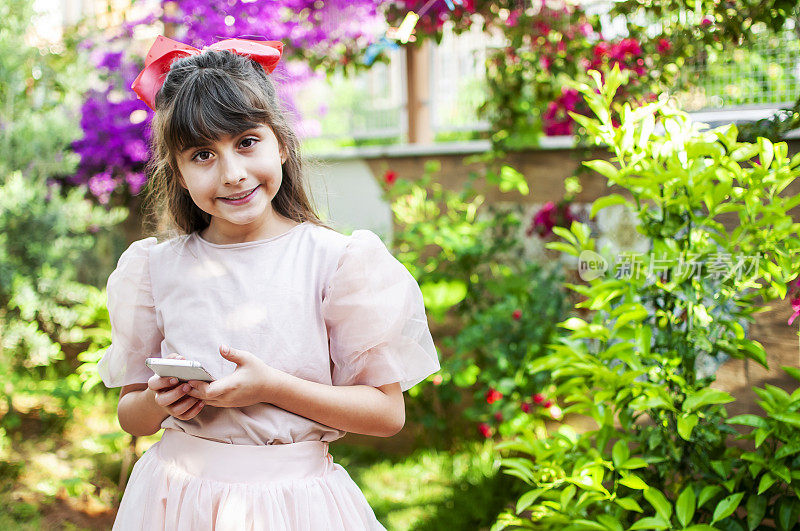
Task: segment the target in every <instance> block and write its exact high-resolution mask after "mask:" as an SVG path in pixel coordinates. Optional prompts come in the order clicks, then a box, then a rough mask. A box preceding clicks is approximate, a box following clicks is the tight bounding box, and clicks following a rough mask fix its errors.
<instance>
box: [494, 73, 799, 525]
mask: <svg viewBox="0 0 800 531" xmlns="http://www.w3.org/2000/svg"><path fill="white" fill-rule="evenodd" d="M591 75H592V77H593V78H594V81H595V86H594V87H592V86H589V85H586V84H575V85H574V86H575V88H576V89H577V90H579V91H580V92H581V93H582V94H583V96H584V98H585V100H586V103H587V105H588V106H589V107H590V108H591V109H592V111H593V112H594V114H595V115H596V118H589V117H585V116H580V115H573V118H575V119H576V120H577V121H579V122H580V123H581V125H582V126H584V127H585V128H586V129H587V131H588V132H589V133H590V135H591V137H592V138H593V139H594V141H595V143H598V144H604V145H606V146H607V147H608V148H609V150H610V151H612V153H613V154H614V155H615V156H614V157H613V158H612V159H611V161H606V160H595V161H590V162H586V163H585V164H586V165H587V166H589V167H591V168H592V169H594V170H595V171H597V172H599V173H600V174H602V175H603V176H605V177H606V178H607V179H608V182H609V185H612V184H616V185H618V186H620V187H621V188H623V189H624V190H625V191H626V192H627V193H626V194H624V195H622V194H611V195H608V196H605V197H603V198H601V199H599V200H597V201H596V202H595V203H594V205H593V207H592V216H594V215H595V213H596V212H597V211H598V210H600V209H602V208H605V207H608V206H609V205H614V204H624V205H626V206H627V207H628V208H631V209H633V211H634V212H635V213H636V215H637V216H638V219H639V221H640V227H639V230H640V231H641V232H642V233H643V234H644V235H645V236H646V237H647V238H648V239H649V240H650V242H651V254H650V257H649V258H650V261H649V262H648V263H647V264H644V265H647V266H648V267H636V264H637V263H639V262H637V257H636V256H623V257H622V260H621V261H620V262H619V263H616V264H614V265H615V267H608V269H607V270H605V271H602V269H600V270H597V271H594V273H595V274H593V275H589V276H585V277H584V278H585V279H586V281H585V283H574V284H570V285H569V287H570V288H571V289H572V290H573V291H575V292H576V293H578V294H579V295H581V296H583V297H584V300H582V301H581V302H579V303H578V304H577V305H576V307H577V308H585V309H588V310H590V312H591V313H590V316H589V318H587V319H583V318H580V317H577V316H573V317H570V318H568V319H566V320H565V321H563V322H562V323H560V326H561V327H562V328H563V329H565V330H566V332H565V335H564V336H563V337H560V338H558V340H557V341H555V342H553V343H552V344H551V345H549V347H550V352H549V353H548V354H547V355H546V356H543V357H541V358H540V359H539V360H538V361H537V362H535V363H534V367H533V368H532V372H534V373H536V372H540V371H546V372H549V373H550V374H551V376H552V378H553V381H554V384H555V385H556V390H557V396H558V398H559V400H560V401H562V402H563V404H564V406H565V407H564V413H565V414H572V415H575V416H582V417H585V418H588V419H591V421H592V422H593V424H594V425H596V428H595V429H589V430H587V431H584V432H583V433H577V432H576V431H575V430H573V429H572V428H570V427H569V426H567V425H564V426H561V427H560V429H558V430H557V431H556V432H555V433H553V434H551V435H550V436H548V437H545V438H541V437H537V436H536V434H535V433H534V432H533V431H532V430H528V431H525V430H523V431H524V434H523V435H522V436H521V437H519V438H518V439H516V440H513V441H508V442H506V443H504V444H503V445H502V448H503V449H504V450H506V451H509V452H511V455H509V456H508V457H507V458H506V459H505V463H506V466H507V469H508V471H509V473H511V474H513V475H516V476H517V477H519V478H521V479H522V480H523V481H525V482H526V483H527V484H529V485H530V487H531V489H530V490H529V491H528V492H526V493H525V494H523V495H522V496H521V497H520V498H519V500H518V502H517V504H516V507H515V510H514V511H509V512H507V513H506V514H504V515H503V516H501V517H500V518H499V519H498V521H497V523H496V524H495V526H494V529H502V528H503V527H506V526H508V525H522V526H524V527H528V528H531V529H553V528H559V529H613V530H616V529H620V530H621V529H630V530H633V529H693V530H702V529H750V530H752V529H756V528H760V529H772V528H777V529H792V528H793V527H796V521H797V518H796V516H795V511H800V499H799V498H800V496H798V493H797V492H796V491H795V487H796V478H794V477H793V476H792V474H791V471H790V470H791V468H789V463H787V462H786V459H787V458H790V457H792V458H793V457H794V456H795V453H794V452H793V449H794V446H793V445H796V444H798V443H800V436H798V435H796V434H792V433H791V432H790V431H789V430H788V428H789V426H791V425H792V422H796V419H795V417H794V416H792V415H794V414H795V412H794V409H792V408H795V407H796V404H795V401H794V400H793V399H792V396H790V395H788V394H786V393H785V392H782V391H781V392H779V391H778V390H776V389H771V388H769V387H768V388H767V389H765V390H759V391H757V392H758V393H759V394H760V395H761V396H762V398H764V402H763V403H762V407H764V408H765V411H766V413H767V418H766V419H764V424H763V425H762V423H760V422H759V421H756V420H755V418H752V417H745V418H744V419H743V418H736V419H731V421H737V422H742V421H744V422H745V423H747V422H750V423H751V425H753V424H757V430H754V431H755V433H752V434H751V436H752V437H753V438H754V439H755V438H757V437H758V438H759V439H760V440H756V441H755V442H756V443H763V441H764V440H766V439H765V438H770V437H771V438H772V439H770V442H769V443H767V444H768V446H767V448H766V449H765V450H764V451H762V452H761V453H759V452H758V451H756V452H755V453H753V452H749V453H748V452H744V451H742V450H741V449H739V448H738V447H736V446H732V445H730V444H729V441H728V440H729V438H730V436H732V435H735V434H736V432H735V430H733V429H732V427H731V426H730V425H729V424H728V423H727V422H726V417H727V413H726V411H725V408H724V404H726V403H729V402H731V401H733V397H732V396H730V395H729V394H728V393H726V392H724V391H721V390H718V389H714V388H713V387H711V384H712V383H713V380H714V376H713V375H707V376H704V375H701V374H699V372H698V368H697V359H698V357H699V356H700V355H701V354H702V355H705V356H712V357H717V356H720V355H727V356H733V357H737V358H749V359H752V360H754V361H756V362H758V363H760V364H761V365H766V353H765V352H764V349H763V347H762V346H761V345H760V344H759V343H758V342H756V341H754V340H752V339H749V338H747V337H746V334H745V332H744V327H743V326H742V323H744V322H745V321H751V320H752V317H751V316H752V314H753V313H755V312H756V311H758V307H757V304H758V298H759V297H760V298H763V299H765V300H774V299H776V298H777V299H780V298H783V297H784V296H785V295H786V285H787V283H788V281H789V280H790V279H792V278H793V277H794V276H795V275H796V271H795V268H796V264H797V255H798V252H800V239H798V236H797V235H798V229H799V228H800V224H798V223H794V222H793V220H792V218H791V216H789V215H788V214H787V213H786V212H787V211H789V210H790V209H791V208H793V207H794V206H797V205H798V204H800V195H797V196H789V197H786V196H783V195H781V192H783V191H784V190H785V189H786V187H787V186H788V185H789V184H790V183H791V182H792V181H793V180H794V179H795V178H796V176H797V174H798V172H800V169H798V166H800V155H798V156H795V157H794V158H792V159H791V160H790V159H789V158H788V157H787V146H786V144H785V143H778V144H773V143H771V142H770V141H769V140H766V139H763V138H760V139H759V140H758V142H757V143H756V144H749V143H741V142H737V141H736V138H737V131H736V127H735V126H734V125H729V126H724V127H720V128H717V129H713V130H703V129H702V128H701V127H700V126H698V125H693V124H692V123H691V122H690V121H689V120H688V117H687V116H686V114H685V113H682V112H680V111H679V110H677V109H675V108H674V107H672V106H670V105H669V103H670V102H669V100H668V99H666V98H660V99H659V100H658V101H656V102H653V103H650V104H646V105H643V106H641V107H638V108H635V109H634V108H631V106H630V105H629V104H624V105H622V106H621V107H619V106H616V105H612V102H613V101H614V94H615V93H616V91H617V89H618V87H619V86H620V85H621V84H623V83H624V82H625V80H626V78H627V76H626V74H625V73H624V72H620V71H619V69H617V68H614V69H613V70H611V71H610V72H606V74H605V76H604V78H605V82H603V77H601V74H600V73H599V72H596V71H594V72H591ZM614 118H618V119H617V120H614ZM617 123H618V124H619V125H616V124H617ZM657 127H660V128H663V134H661V135H658V134H655V132H656V128H657ZM754 157H758V159H757V161H753V160H752V159H753V158H754ZM724 214H733V215H735V216H736V217H738V225H737V226H735V227H734V228H732V229H729V228H727V227H726V225H725V224H723V222H722V220H723V219H724V216H723V215H724ZM554 231H555V232H556V233H557V234H558V235H559V236H561V237H562V239H563V240H562V241H560V242H553V243H551V244H548V245H549V246H550V247H551V248H553V249H557V250H560V251H563V252H566V253H570V254H573V255H575V256H577V257H579V260H580V261H581V263H582V264H584V265H587V264H592V263H594V264H597V263H599V262H600V261H603V260H605V261H606V262H607V261H608V260H609V257H603V256H602V255H600V254H599V253H597V252H596V251H597V249H596V240H595V239H594V238H593V237H592V234H591V231H590V229H589V228H588V226H586V225H585V224H582V223H579V222H573V224H572V226H571V228H570V229H569V230H567V229H565V228H561V227H555V228H554ZM734 256H739V257H740V256H745V257H757V259H753V260H750V261H749V262H747V263H748V267H747V269H746V270H745V268H744V267H741V266H738V267H737V264H739V262H736V263H732V262H731V261H730V258H731V257H734ZM725 257H727V258H728V260H725V259H724V258H725ZM646 258H648V257H644V256H641V257H638V259H639V260H640V261H641V262H644V260H645V259H646ZM655 258H658V260H659V261H658V262H654V261H653V260H654V259H655ZM606 265H608V263H606ZM639 265H640V266H642V265H643V264H642V263H639ZM688 265H693V266H692V267H687V266H688ZM698 268H699V269H698ZM582 271H586V269H582ZM785 408H788V409H785ZM776 415H777V416H776ZM756 418H758V417H756ZM770 419H771V420H770ZM758 430H763V431H761V432H759V431H758ZM787 439H788V442H787V441H786V440H787ZM783 445H788V446H789V448H787V449H786V450H783V451H782V452H781V453H780V454H778V453H777V452H776V453H775V454H769V452H768V450H769V449H772V448H775V449H777V448H783V447H784V446H783ZM757 446H761V444H757ZM759 459H760V461H759ZM791 464H792V465H794V462H792V463H791ZM754 465H755V466H754ZM759 467H760V468H759ZM787 469H788V471H787ZM776 471H779V473H777V472H776ZM764 477H769V478H770V479H767V480H764V479H763V478H764ZM773 479H774V484H775V485H776V486H775V487H774V489H773V490H771V491H769V493H770V495H769V497H768V498H765V499H766V500H767V502H768V503H767V504H766V508H765V509H764V511H763V514H760V508H761V505H762V504H763V503H764V501H763V500H762V499H761V498H758V497H756V498H753V496H752V494H753V493H757V495H758V494H762V493H765V492H767V490H766V488H763V489H758V485H757V484H756V482H758V483H760V482H762V481H765V482H770V481H772V480H773ZM762 486H763V485H762ZM769 487H770V488H772V485H769ZM759 490H761V492H760V493H759V492H758V491H759ZM748 504H750V505H749V507H750V508H751V509H754V508H759V511H754V510H747V508H748ZM740 506H741V508H742V509H741V510H739V508H740ZM781 511H782V512H781ZM745 513H749V514H745ZM759 515H760V516H761V517H762V518H757V517H758V516H759ZM769 519H771V521H773V522H774V524H771V525H772V526H773V527H770V524H768V522H769V521H770V520H769ZM759 526H761V527H759Z"/></svg>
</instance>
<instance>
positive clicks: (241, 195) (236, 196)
mask: <svg viewBox="0 0 800 531" xmlns="http://www.w3.org/2000/svg"><path fill="white" fill-rule="evenodd" d="M250 192H252V190H248V191H247V192H242V193H241V194H239V195H232V196H229V197H224V198H223V199H241V198H243V197H244V196H246V195H249V194H250Z"/></svg>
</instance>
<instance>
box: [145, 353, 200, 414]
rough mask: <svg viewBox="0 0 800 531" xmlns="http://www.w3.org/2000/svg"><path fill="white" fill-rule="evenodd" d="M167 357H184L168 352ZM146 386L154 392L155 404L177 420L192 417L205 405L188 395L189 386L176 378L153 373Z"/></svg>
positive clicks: (180, 358) (179, 358)
mask: <svg viewBox="0 0 800 531" xmlns="http://www.w3.org/2000/svg"><path fill="white" fill-rule="evenodd" d="M167 358H172V359H178V360H182V359H186V358H184V357H183V356H181V355H179V354H170V355H169V356H167ZM147 387H148V388H149V389H151V390H152V391H153V393H154V394H155V401H156V405H158V406H159V407H161V409H163V410H164V411H165V412H166V413H167V414H168V415H172V416H173V417H175V418H176V419H179V420H189V419H193V418H194V417H196V416H197V414H198V413H200V410H201V409H203V406H204V405H205V404H204V403H203V401H202V400H198V399H196V398H194V397H191V396H188V393H189V391H190V390H191V386H190V385H189V384H188V383H185V382H183V383H182V382H179V381H178V379H177V378H162V377H161V376H159V375H157V374H154V375H153V376H151V377H150V379H149V380H148V381H147Z"/></svg>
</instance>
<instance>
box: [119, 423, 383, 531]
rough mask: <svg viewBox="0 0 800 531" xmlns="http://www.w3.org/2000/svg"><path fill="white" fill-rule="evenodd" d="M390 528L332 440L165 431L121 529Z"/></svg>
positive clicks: (125, 501) (140, 473)
mask: <svg viewBox="0 0 800 531" xmlns="http://www.w3.org/2000/svg"><path fill="white" fill-rule="evenodd" d="M206 529H208V530H215V531H222V530H225V531H227V530H231V531H233V530H236V531H245V530H253V531H258V530H270V531H279V530H287V531H289V530H291V531H300V530H302V531H306V530H308V531H311V530H314V531H316V530H342V531H344V530H347V531H349V530H355V529H357V530H362V529H363V530H385V528H384V527H383V526H382V525H381V524H380V522H378V520H377V519H376V518H375V514H374V513H373V511H372V508H371V507H370V506H369V504H368V503H367V500H366V498H364V494H362V492H361V490H360V489H359V488H358V485H356V484H355V482H354V481H353V480H352V479H351V478H350V475H349V474H348V473H347V471H346V470H345V469H344V468H342V466H341V465H339V464H337V463H334V462H333V457H332V456H331V454H329V453H328V443H326V442H322V441H303V442H297V443H292V444H275V445H266V446H248V445H234V444H226V443H220V442H215V441H211V440H208V439H202V438H200V437H195V436H192V435H187V434H185V433H183V432H181V431H178V430H172V429H167V430H164V435H163V436H162V437H161V440H159V441H158V442H157V443H155V444H154V445H153V446H152V447H150V449H149V450H147V451H146V452H145V453H144V455H143V456H142V457H141V458H140V459H139V460H138V461H137V462H136V464H135V465H134V467H133V471H132V473H131V477H130V480H129V481H128V485H127V487H126V488H125V493H124V495H123V497H122V502H121V503H120V507H119V511H118V512H117V517H116V520H115V522H114V530H137V531H139V530H148V531H150V530H165V531H166V530H169V531H173V530H180V531H182V530H192V531H195V530H206Z"/></svg>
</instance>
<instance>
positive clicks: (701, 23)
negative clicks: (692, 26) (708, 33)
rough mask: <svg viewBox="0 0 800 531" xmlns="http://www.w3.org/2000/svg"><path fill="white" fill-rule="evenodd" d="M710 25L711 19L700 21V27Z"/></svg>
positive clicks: (706, 18)
mask: <svg viewBox="0 0 800 531" xmlns="http://www.w3.org/2000/svg"><path fill="white" fill-rule="evenodd" d="M711 24H712V22H711V19H710V18H708V17H705V18H704V19H703V20H701V21H700V25H701V26H710V25H711Z"/></svg>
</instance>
